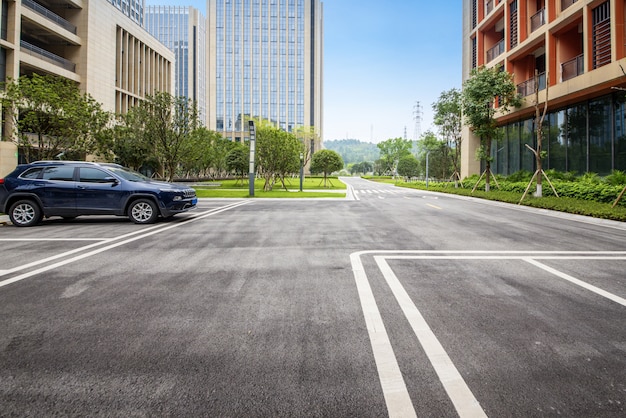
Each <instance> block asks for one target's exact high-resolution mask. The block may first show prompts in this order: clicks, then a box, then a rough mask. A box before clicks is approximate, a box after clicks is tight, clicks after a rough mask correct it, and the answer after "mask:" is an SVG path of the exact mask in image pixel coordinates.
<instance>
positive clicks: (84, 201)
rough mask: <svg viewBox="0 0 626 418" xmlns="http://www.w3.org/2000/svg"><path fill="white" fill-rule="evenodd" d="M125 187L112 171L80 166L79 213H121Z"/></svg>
mask: <svg viewBox="0 0 626 418" xmlns="http://www.w3.org/2000/svg"><path fill="white" fill-rule="evenodd" d="M122 189H123V187H122V183H121V182H120V180H119V179H117V178H116V177H114V176H113V175H112V174H111V173H108V172H106V171H104V170H101V169H99V168H95V167H80V168H79V169H78V183H77V184H76V210H77V212H78V214H79V215H89V214H92V215H97V214H100V215H106V214H121V213H122V212H123V207H122V197H123V190H122Z"/></svg>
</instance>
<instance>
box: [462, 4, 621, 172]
mask: <svg viewBox="0 0 626 418" xmlns="http://www.w3.org/2000/svg"><path fill="white" fill-rule="evenodd" d="M625 5H626V1H625V0H610V1H598V0H594V1H592V0H578V1H577V0H548V1H545V0H464V1H463V79H464V80H465V79H467V78H468V77H469V75H470V71H471V69H472V68H475V67H479V66H481V65H486V66H489V67H491V66H495V65H502V66H503V69H504V70H506V71H508V72H510V73H512V74H513V75H514V81H515V83H516V84H517V91H518V92H519V93H520V94H521V95H522V96H524V98H525V100H524V104H523V106H522V107H521V108H519V109H515V110H513V111H512V112H510V113H508V114H506V115H503V116H500V117H499V119H498V122H499V124H500V125H501V126H502V127H503V129H504V140H503V141H502V142H501V143H499V144H498V146H494V147H492V157H493V163H492V165H491V167H492V169H493V170H494V172H496V173H501V174H511V173H514V172H516V171H519V170H527V171H530V172H534V170H535V169H536V167H535V161H534V155H533V154H532V153H531V152H530V151H529V150H528V149H527V148H526V147H525V144H528V145H530V146H531V147H534V146H535V141H536V138H535V135H534V132H535V130H534V120H533V119H534V112H535V108H534V105H533V103H534V100H535V78H534V74H535V72H537V73H538V81H537V83H538V85H539V90H540V92H539V102H540V103H541V104H543V103H544V102H545V100H546V91H547V96H548V115H547V117H546V120H545V123H544V132H545V134H544V141H543V143H542V145H543V149H544V150H545V151H546V152H547V155H546V158H545V159H544V169H556V170H559V171H575V172H578V173H584V172H596V173H599V174H601V175H605V174H608V173H610V172H611V170H613V169H619V170H626V96H625V94H624V90H623V89H624V88H626V73H625V72H624V70H625V69H626V59H625V58H626V31H625V28H624V18H625V9H626V8H625ZM546 87H547V88H546ZM542 109H543V106H542ZM479 144H480V140H479V138H477V137H475V136H474V135H473V134H472V133H471V131H470V130H469V129H468V128H466V129H465V130H464V132H463V142H462V176H468V175H471V174H477V173H479V172H480V171H481V169H482V168H481V166H480V163H479V162H477V161H476V160H475V157H474V155H475V151H476V149H477V148H478V146H479Z"/></svg>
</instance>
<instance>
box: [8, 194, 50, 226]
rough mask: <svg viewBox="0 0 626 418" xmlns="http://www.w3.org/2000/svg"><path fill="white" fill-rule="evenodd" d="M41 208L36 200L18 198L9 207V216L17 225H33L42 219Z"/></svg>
mask: <svg viewBox="0 0 626 418" xmlns="http://www.w3.org/2000/svg"><path fill="white" fill-rule="evenodd" d="M41 215H42V213H41V209H40V208H39V205H37V203H35V202H34V201H32V200H30V199H27V200H18V201H17V202H15V203H13V204H12V205H11V207H10V208H9V218H11V222H12V223H13V225H15V226H33V225H37V224H38V223H39V222H40V221H41V217H42V216H41Z"/></svg>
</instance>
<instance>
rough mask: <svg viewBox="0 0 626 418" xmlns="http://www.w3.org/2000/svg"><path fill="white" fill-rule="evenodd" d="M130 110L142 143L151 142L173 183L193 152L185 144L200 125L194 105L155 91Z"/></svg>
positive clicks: (162, 166) (191, 102)
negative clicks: (134, 117) (137, 122)
mask: <svg viewBox="0 0 626 418" xmlns="http://www.w3.org/2000/svg"><path fill="white" fill-rule="evenodd" d="M131 111H132V112H133V113H135V112H136V117H137V118H138V121H139V123H140V124H141V125H142V126H143V134H144V140H147V141H151V142H152V144H153V145H154V153H155V156H156V158H157V159H158V161H159V163H160V165H161V168H163V169H164V171H165V176H166V178H167V180H169V181H172V180H173V179H174V176H175V175H176V171H177V169H178V167H179V165H180V163H181V161H183V160H185V159H187V158H189V157H190V153H191V152H192V151H191V150H192V149H193V147H189V146H188V144H189V142H190V141H192V140H193V137H192V134H193V132H194V131H195V130H196V129H197V128H198V126H199V120H198V112H197V108H196V105H195V103H194V102H193V101H192V100H190V99H188V98H186V97H175V96H172V95H171V94H169V93H164V92H158V93H156V94H154V95H151V96H147V97H146V99H145V100H144V101H142V102H140V103H139V105H138V106H136V107H134V108H132V109H131Z"/></svg>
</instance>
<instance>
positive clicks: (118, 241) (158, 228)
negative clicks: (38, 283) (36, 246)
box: [0, 201, 251, 287]
mask: <svg viewBox="0 0 626 418" xmlns="http://www.w3.org/2000/svg"><path fill="white" fill-rule="evenodd" d="M248 203H251V202H250V201H240V202H236V203H232V204H228V205H226V206H222V207H220V208H216V209H211V210H209V211H207V212H204V213H200V214H197V215H196V216H194V217H191V218H189V220H185V221H183V222H178V223H175V224H168V225H167V226H163V225H155V226H152V227H149V228H146V229H143V230H140V231H135V232H131V233H129V234H125V235H122V236H120V237H118V238H111V239H107V240H105V241H102V242H97V243H94V244H90V245H87V246H85V247H80V248H77V249H74V250H71V251H66V252H64V253H61V254H57V255H55V256H52V257H48V258H46V259H44V260H38V261H34V262H32V263H29V264H25V265H22V266H19V267H16V268H14V269H10V270H5V271H1V270H0V276H1V275H6V274H9V273H15V272H17V271H20V270H25V269H27V268H30V267H34V266H37V265H40V264H44V263H47V262H50V261H53V260H56V259H59V258H62V257H67V256H68V255H72V254H76V253H78V252H81V251H86V250H89V249H92V248H95V247H98V246H101V245H104V244H107V243H110V245H107V246H105V247H101V248H96V249H94V250H92V251H90V252H87V253H83V254H80V255H77V256H75V257H72V258H69V259H66V260H63V261H59V262H57V263H55V264H50V265H47V266H45V267H41V268H39V269H37V270H33V271H30V272H28V273H24V274H21V275H19V276H15V277H12V278H10V279H6V280H3V281H0V287H4V286H6V285H9V284H11V283H15V282H18V281H20V280H24V279H26V278H28V277H31V276H34V275H36V274H39V273H43V272H46V271H49V270H53V269H55V268H57V267H61V266H64V265H66V264H70V263H73V262H75V261H79V260H82V259H83V258H87V257H91V256H92V255H96V254H99V253H101V252H104V251H107V250H110V249H113V248H116V247H119V246H121V245H124V244H127V243H129V242H133V241H136V240H139V239H142V238H145V237H148V236H151V235H154V234H158V233H161V232H164V231H168V230H170V229H173V228H177V227H179V226H183V225H187V224H188V223H190V222H195V221H197V220H200V219H204V218H207V217H209V216H213V215H216V214H219V213H222V212H225V211H227V210H230V209H233V208H236V207H238V206H242V205H246V204H248Z"/></svg>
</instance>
